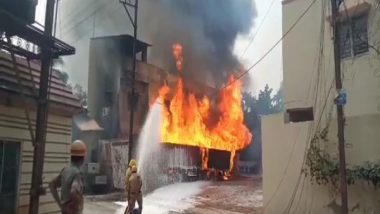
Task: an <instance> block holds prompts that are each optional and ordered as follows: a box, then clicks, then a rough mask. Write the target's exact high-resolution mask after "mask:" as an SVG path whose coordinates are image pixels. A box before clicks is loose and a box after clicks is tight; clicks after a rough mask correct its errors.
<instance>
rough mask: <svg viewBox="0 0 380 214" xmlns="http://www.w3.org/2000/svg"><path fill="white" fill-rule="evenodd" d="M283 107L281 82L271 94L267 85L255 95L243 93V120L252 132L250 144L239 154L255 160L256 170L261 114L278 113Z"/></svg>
mask: <svg viewBox="0 0 380 214" xmlns="http://www.w3.org/2000/svg"><path fill="white" fill-rule="evenodd" d="M283 108H284V102H283V89H282V84H281V86H280V88H279V90H278V91H277V92H276V93H275V94H273V89H272V88H269V86H268V85H266V86H265V87H264V89H262V90H260V92H259V94H258V95H257V96H254V95H253V94H251V93H249V92H245V93H243V111H244V120H245V124H246V125H247V127H248V128H249V129H250V131H251V133H252V134H253V139H252V140H253V142H252V144H251V145H250V146H249V147H248V148H247V149H246V150H245V151H244V152H243V153H242V154H241V157H240V158H241V160H250V161H255V162H256V163H257V164H258V169H257V171H259V170H260V168H261V116H263V115H269V114H275V113H279V112H281V111H282V110H283Z"/></svg>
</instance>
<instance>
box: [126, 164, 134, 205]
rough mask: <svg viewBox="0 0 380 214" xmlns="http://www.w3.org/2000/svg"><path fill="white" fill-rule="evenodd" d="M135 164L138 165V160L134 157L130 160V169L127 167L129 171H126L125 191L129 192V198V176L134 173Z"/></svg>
mask: <svg viewBox="0 0 380 214" xmlns="http://www.w3.org/2000/svg"><path fill="white" fill-rule="evenodd" d="M133 166H137V162H136V160H135V159H132V160H131V161H129V164H128V169H127V172H126V173H125V191H126V193H127V197H128V198H129V195H128V186H129V178H130V177H131V175H132V167H133Z"/></svg>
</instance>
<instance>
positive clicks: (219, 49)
mask: <svg viewBox="0 0 380 214" xmlns="http://www.w3.org/2000/svg"><path fill="white" fill-rule="evenodd" d="M140 2H141V6H140V11H139V13H140V14H139V18H140V21H139V34H140V36H142V37H143V38H145V39H146V40H148V41H149V42H150V43H151V44H152V45H153V47H152V48H151V49H150V52H149V55H150V57H149V59H150V61H151V62H152V63H153V64H156V65H159V66H162V67H164V68H166V69H168V70H170V71H171V72H175V66H174V65H175V64H174V60H173V55H172V50H171V47H172V45H173V43H175V42H179V43H181V44H182V45H183V46H184V58H185V62H184V64H185V65H184V76H185V77H187V78H192V79H195V80H198V81H205V80H206V81H207V82H209V83H214V84H217V85H219V84H221V83H224V82H226V80H227V77H228V74H229V73H231V72H232V71H234V70H237V69H240V63H239V61H238V60H237V58H236V56H234V55H233V47H234V43H235V40H236V38H237V35H238V34H246V33H248V32H249V30H250V28H251V26H252V24H253V19H254V17H255V15H256V11H255V5H254V2H253V1H252V0H145V1H140Z"/></svg>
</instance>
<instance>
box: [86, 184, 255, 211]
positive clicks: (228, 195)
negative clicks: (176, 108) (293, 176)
mask: <svg viewBox="0 0 380 214" xmlns="http://www.w3.org/2000/svg"><path fill="white" fill-rule="evenodd" d="M262 200H263V196H262V190H261V181H260V180H258V179H253V178H249V179H247V178H245V179H238V180H234V181H227V182H207V183H205V182H202V183H201V182H199V183H197V182H195V183H185V184H175V185H171V186H168V187H163V188H161V189H158V190H157V191H155V192H154V193H153V194H151V195H148V196H147V197H145V198H144V213H145V214H151V213H152V214H197V213H199V214H219V213H224V214H245V213H250V214H252V213H255V214H256V213H257V214H261V213H263V209H262V206H263V205H262V204H263V201H262ZM123 206H125V203H124V204H122V203H117V202H116V203H115V202H113V201H101V200H99V199H97V200H94V199H92V200H86V201H85V207H84V208H85V210H84V214H100V213H102V214H103V213H115V214H122V213H123V210H124V207H123Z"/></svg>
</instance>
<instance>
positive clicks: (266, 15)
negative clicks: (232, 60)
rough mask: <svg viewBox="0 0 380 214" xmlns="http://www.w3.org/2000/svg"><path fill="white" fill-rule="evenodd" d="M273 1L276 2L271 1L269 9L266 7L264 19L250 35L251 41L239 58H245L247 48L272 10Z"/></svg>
mask: <svg viewBox="0 0 380 214" xmlns="http://www.w3.org/2000/svg"><path fill="white" fill-rule="evenodd" d="M275 1H276V0H272V2H271V3H270V5H269V7H268V10H267V11H266V13H265V15H264V17H263V20H262V21H261V23H260V24H259V26H258V27H257V30H256V32H255V33H254V34H253V35H252V37H251V39H250V41H249V43H248V45H247V46H246V47H245V49H244V51H243V53H242V54H241V55H240V58H242V57H244V56H245V54H246V53H247V51H248V49H249V47H250V46H251V45H252V43H253V42H254V41H255V38H256V36H257V34H258V33H259V32H260V30H261V27H262V26H263V24H264V22H265V20H266V18H267V17H268V15H269V13H270V11H271V10H272V8H273V5H274V3H275Z"/></svg>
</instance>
